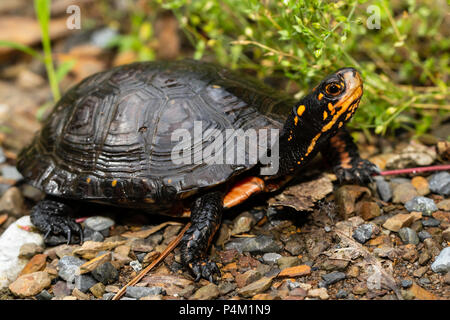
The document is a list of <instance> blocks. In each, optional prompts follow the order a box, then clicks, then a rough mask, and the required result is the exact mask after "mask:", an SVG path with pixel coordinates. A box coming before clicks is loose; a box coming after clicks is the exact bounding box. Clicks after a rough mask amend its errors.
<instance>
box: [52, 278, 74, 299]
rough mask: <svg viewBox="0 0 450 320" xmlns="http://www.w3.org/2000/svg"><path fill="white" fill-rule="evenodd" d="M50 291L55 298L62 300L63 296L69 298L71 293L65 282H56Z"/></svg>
mask: <svg viewBox="0 0 450 320" xmlns="http://www.w3.org/2000/svg"><path fill="white" fill-rule="evenodd" d="M52 291H53V294H54V295H55V297H57V298H62V297H65V296H69V295H70V294H71V293H72V290H71V289H69V287H68V286H67V282H65V281H58V282H56V283H55V284H54V285H53V286H52Z"/></svg>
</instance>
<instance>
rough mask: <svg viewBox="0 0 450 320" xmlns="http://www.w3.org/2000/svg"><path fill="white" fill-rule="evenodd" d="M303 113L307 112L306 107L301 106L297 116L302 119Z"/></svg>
mask: <svg viewBox="0 0 450 320" xmlns="http://www.w3.org/2000/svg"><path fill="white" fill-rule="evenodd" d="M303 112H305V106H304V105H300V106H298V108H297V114H298V116H299V117H301V115H302V114H303Z"/></svg>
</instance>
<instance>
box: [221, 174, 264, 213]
mask: <svg viewBox="0 0 450 320" xmlns="http://www.w3.org/2000/svg"><path fill="white" fill-rule="evenodd" d="M263 190H264V181H263V180H262V179H261V178H258V177H248V178H245V179H243V180H241V181H239V182H238V183H236V184H235V185H234V186H233V187H232V188H231V190H230V191H229V192H228V193H227V194H226V195H225V197H224V199H223V206H224V208H231V207H234V206H236V205H238V204H240V203H242V202H244V201H245V200H247V199H248V198H249V197H250V196H251V195H252V194H256V193H259V192H261V191H263Z"/></svg>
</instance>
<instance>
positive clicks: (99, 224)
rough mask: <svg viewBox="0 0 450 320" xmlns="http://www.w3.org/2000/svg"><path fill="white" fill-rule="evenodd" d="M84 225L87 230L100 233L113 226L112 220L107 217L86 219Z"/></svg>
mask: <svg viewBox="0 0 450 320" xmlns="http://www.w3.org/2000/svg"><path fill="white" fill-rule="evenodd" d="M84 224H85V226H87V227H88V228H90V229H92V230H94V231H99V232H100V231H103V230H107V229H109V228H111V227H112V226H113V225H114V220H112V219H111V218H108V217H102V216H94V217H89V218H87V219H86V220H85V221H84Z"/></svg>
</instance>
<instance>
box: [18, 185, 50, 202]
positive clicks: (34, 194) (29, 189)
mask: <svg viewBox="0 0 450 320" xmlns="http://www.w3.org/2000/svg"><path fill="white" fill-rule="evenodd" d="M20 189H21V191H22V195H23V196H24V197H25V198H28V199H31V200H33V201H34V202H38V201H40V200H42V199H44V197H45V193H43V192H42V191H41V190H39V189H38V188H35V187H33V186H31V185H29V184H24V185H22V186H21V187H20Z"/></svg>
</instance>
